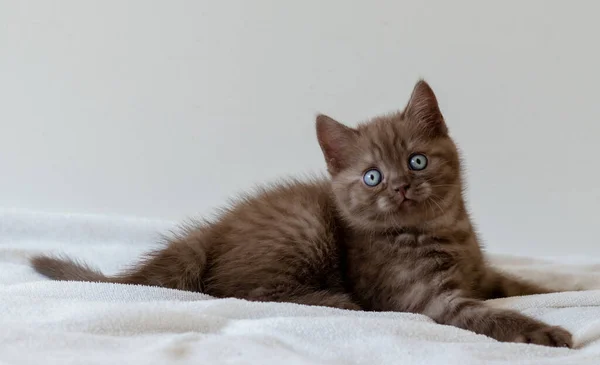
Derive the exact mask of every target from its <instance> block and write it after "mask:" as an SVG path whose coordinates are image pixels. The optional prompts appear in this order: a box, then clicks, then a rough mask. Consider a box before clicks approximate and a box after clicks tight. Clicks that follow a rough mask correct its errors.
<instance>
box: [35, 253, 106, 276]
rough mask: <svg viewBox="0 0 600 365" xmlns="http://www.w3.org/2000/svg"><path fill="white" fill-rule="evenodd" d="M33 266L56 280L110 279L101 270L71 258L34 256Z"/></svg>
mask: <svg viewBox="0 0 600 365" xmlns="http://www.w3.org/2000/svg"><path fill="white" fill-rule="evenodd" d="M31 266H33V268H34V269H35V271H37V272H38V273H40V274H42V275H44V276H47V277H49V278H50V279H54V280H61V281H95V282H107V281H110V280H109V278H107V277H106V276H105V275H104V274H102V273H101V272H100V271H98V270H95V269H92V268H91V267H89V266H88V265H86V264H83V263H79V262H76V261H74V260H71V259H69V258H66V257H65V258H58V257H50V256H43V255H40V256H34V257H33V258H32V259H31Z"/></svg>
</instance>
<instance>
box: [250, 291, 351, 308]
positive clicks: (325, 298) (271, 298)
mask: <svg viewBox="0 0 600 365" xmlns="http://www.w3.org/2000/svg"><path fill="white" fill-rule="evenodd" d="M246 299H248V300H252V301H265V302H284V303H296V304H304V305H315V306H323V307H332V308H340V309H349V310H362V308H361V307H360V306H359V305H358V304H356V303H355V302H354V301H353V300H352V298H351V297H350V295H349V294H347V293H340V292H334V291H327V290H308V289H307V290H303V291H301V292H299V291H298V290H294V291H293V292H289V293H286V292H281V291H279V290H277V291H276V292H275V291H269V290H265V289H264V288H259V289H256V290H254V292H253V293H251V295H250V296H249V297H248V298H246Z"/></svg>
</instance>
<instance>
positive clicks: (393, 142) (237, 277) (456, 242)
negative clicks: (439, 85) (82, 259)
mask: <svg viewBox="0 0 600 365" xmlns="http://www.w3.org/2000/svg"><path fill="white" fill-rule="evenodd" d="M317 136H318V139H319V143H320V145H321V148H322V150H323V154H324V156H325V160H326V162H327V167H328V171H329V173H330V175H331V178H330V179H313V180H310V181H289V182H285V183H280V184H277V185H274V186H270V187H268V188H264V189H260V190H259V191H257V192H255V193H253V194H250V195H247V196H245V197H241V198H239V199H237V200H236V201H235V202H234V203H233V204H232V205H231V206H230V207H229V208H226V209H224V210H223V211H222V212H221V214H220V215H219V216H218V217H216V218H215V219H214V220H212V221H207V222H204V223H202V224H197V225H194V226H192V227H191V228H188V229H185V230H183V231H182V233H181V234H180V235H179V236H177V237H173V238H172V239H170V240H169V242H167V244H166V246H165V247H164V248H163V249H161V250H159V251H156V252H153V253H150V254H149V255H148V256H147V257H145V258H144V259H142V260H141V261H140V263H139V264H138V265H136V266H133V267H132V268H131V269H130V270H128V271H125V272H124V273H122V274H119V275H117V276H115V277H106V276H104V275H103V274H102V273H100V272H98V271H95V270H93V269H91V268H89V267H87V266H85V265H81V264H78V263H76V262H74V261H71V260H69V259H60V258H51V257H47V256H40V257H36V258H34V259H33V260H32V265H33V267H34V268H35V269H36V270H37V271H38V272H40V273H42V274H44V275H46V276H48V277H51V278H53V279H56V280H87V281H101V282H116V283H124V284H142V285H153V286H163V287H168V288H175V289H182V290H190V291H201V292H204V293H207V294H210V295H213V296H216V297H237V298H244V299H247V300H254V301H280V302H295V303H300V304H307V305H323V306H330V307H337V308H344V309H353V310H361V309H362V310H372V311H407V312H413V313H423V314H425V315H428V316H430V317H431V318H432V319H433V320H435V321H436V322H438V323H442V324H448V325H453V326H457V327H461V328H464V329H467V330H470V331H473V332H476V333H480V334H484V335H487V336H490V337H492V338H495V339H497V340H499V341H510V342H530V343H535V344H540V345H548V346H571V335H570V334H569V333H568V332H567V331H565V330H564V329H562V328H558V327H552V326H549V325H547V324H544V323H541V322H539V321H536V320H534V319H532V318H529V317H526V316H523V315H521V314H519V313H516V312H513V311H507V310H501V309H494V308H491V307H488V306H486V305H485V304H484V302H483V301H482V300H483V299H488V298H496V297H503V296H515V295H528V294H536V293H544V292H547V290H546V289H544V288H539V287H537V286H536V285H534V284H531V283H527V282H525V281H522V280H519V279H518V278H512V277H508V276H505V275H502V274H501V273H499V272H496V271H494V270H492V269H491V268H490V267H489V266H488V265H487V264H486V262H485V260H484V257H483V255H482V252H481V249H480V246H479V243H478V239H477V236H476V234H475V232H474V229H473V226H472V224H471V220H470V218H469V215H468V212H467V210H466V208H465V204H464V201H463V197H462V193H463V191H462V186H463V184H462V180H461V174H460V160H459V156H458V152H457V149H456V147H455V145H454V143H453V141H452V139H451V138H450V137H449V136H448V131H447V127H446V124H445V122H444V119H443V117H442V114H441V112H440V110H439V107H438V104H437V101H436V98H435V95H434V94H433V91H432V90H431V88H430V87H429V86H428V85H427V84H426V83H425V82H423V81H421V82H419V83H417V85H416V86H415V89H414V91H413V94H412V96H411V99H410V101H409V103H408V105H407V107H406V108H405V110H404V111H403V112H398V113H394V114H390V115H387V116H382V117H378V118H375V119H373V120H371V121H369V122H368V123H365V124H361V125H359V126H358V127H357V128H356V129H353V128H349V127H345V126H343V125H342V124H340V123H338V122H336V121H335V120H333V119H331V118H329V117H326V116H323V115H321V116H318V117H317ZM413 153H421V154H424V155H425V156H427V158H428V165H427V167H426V168H425V169H424V170H421V171H414V170H411V169H410V168H409V166H408V161H409V159H410V156H411V154H413ZM372 168H377V169H379V170H380V171H381V172H382V175H383V180H382V182H381V183H380V184H378V185H377V186H374V187H369V186H367V185H366V184H365V183H364V182H363V180H362V177H363V174H364V172H365V171H367V170H369V169H372ZM398 186H400V187H401V189H400V188H398ZM400 192H401V193H400Z"/></svg>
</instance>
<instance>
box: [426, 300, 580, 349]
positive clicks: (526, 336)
mask: <svg viewBox="0 0 600 365" xmlns="http://www.w3.org/2000/svg"><path fill="white" fill-rule="evenodd" d="M422 313H423V314H425V315H427V316H429V317H431V318H432V319H433V320H435V321H436V322H438V323H441V324H447V325H452V326H456V327H459V328H463V329H466V330H469V331H473V332H475V333H479V334H482V335H486V336H489V337H492V338H494V339H496V340H498V341H502V342H522V343H532V344H537V345H545V346H553V347H571V346H572V339H571V334H570V333H569V332H568V331H566V330H565V329H563V328H561V327H557V326H550V325H548V324H545V323H543V322H540V321H537V320H535V319H533V318H529V317H526V316H524V315H522V314H520V313H517V312H514V311H510V310H504V309H498V308H491V307H488V306H487V305H486V304H485V303H484V302H481V301H479V300H475V299H470V298H466V297H463V296H462V295H461V293H460V291H458V290H455V291H447V292H442V293H440V294H438V295H435V296H434V297H433V298H432V299H430V300H429V301H428V302H427V304H426V305H425V307H424V309H423V311H422Z"/></svg>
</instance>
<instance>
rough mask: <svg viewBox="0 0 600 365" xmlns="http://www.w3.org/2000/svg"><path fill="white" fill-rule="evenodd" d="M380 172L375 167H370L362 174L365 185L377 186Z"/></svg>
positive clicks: (379, 180)
mask: <svg viewBox="0 0 600 365" xmlns="http://www.w3.org/2000/svg"><path fill="white" fill-rule="evenodd" d="M381 178H382V176H381V172H379V170H377V169H371V170H369V171H367V172H365V174H364V175H363V181H364V182H365V184H367V186H371V187H373V186H377V185H379V183H380V182H381Z"/></svg>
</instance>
